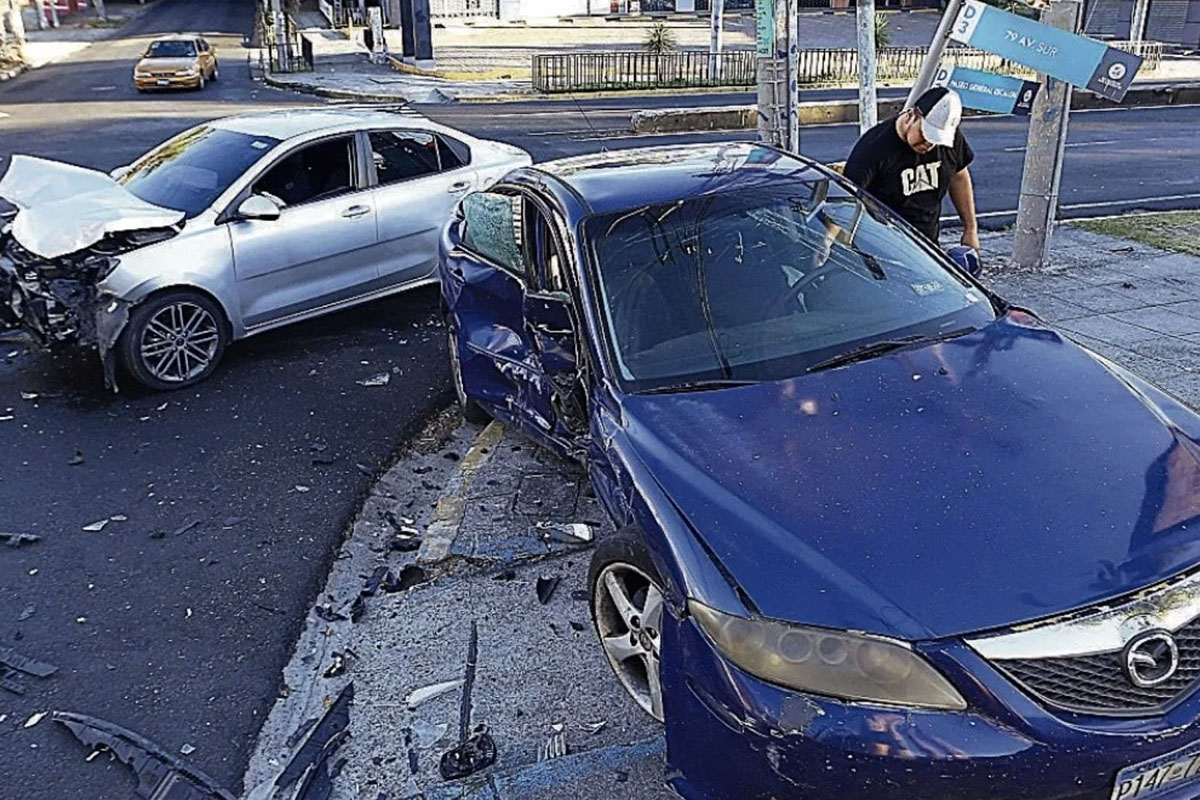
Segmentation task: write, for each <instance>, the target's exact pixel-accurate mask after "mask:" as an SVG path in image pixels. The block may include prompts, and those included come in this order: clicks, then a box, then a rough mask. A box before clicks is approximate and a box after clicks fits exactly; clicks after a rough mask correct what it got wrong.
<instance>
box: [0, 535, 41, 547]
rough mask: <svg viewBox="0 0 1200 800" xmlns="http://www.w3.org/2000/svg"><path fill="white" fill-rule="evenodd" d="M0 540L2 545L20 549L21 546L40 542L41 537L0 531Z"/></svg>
mask: <svg viewBox="0 0 1200 800" xmlns="http://www.w3.org/2000/svg"><path fill="white" fill-rule="evenodd" d="M0 539H2V540H4V543H5V544H7V545H8V546H9V547H20V546H21V545H23V544H33V543H34V542H40V541H41V540H42V537H40V536H38V535H37V534H35V533H7V532H5V531H0Z"/></svg>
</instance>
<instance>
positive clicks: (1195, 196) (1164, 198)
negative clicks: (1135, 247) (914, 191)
mask: <svg viewBox="0 0 1200 800" xmlns="http://www.w3.org/2000/svg"><path fill="white" fill-rule="evenodd" d="M1174 200H1200V192H1191V193H1189V194H1163V195H1158V196H1157V197H1130V198H1128V199H1124V200H1103V201H1100V202H1097V203H1068V204H1066V205H1063V206H1061V207H1060V208H1061V209H1062V210H1063V211H1084V210H1086V209H1091V208H1106V207H1110V206H1127V205H1132V204H1137V203H1166V202H1170V201H1174ZM1016 213H1017V210H1016V209H1015V208H1014V209H1012V210H1010V211H985V212H983V213H981V214H976V215H975V216H976V217H977V218H979V219H989V218H995V217H1011V216H1014V215H1015V214H1016ZM957 220H958V216H957V215H955V214H948V215H946V216H943V217H942V222H955V221H957Z"/></svg>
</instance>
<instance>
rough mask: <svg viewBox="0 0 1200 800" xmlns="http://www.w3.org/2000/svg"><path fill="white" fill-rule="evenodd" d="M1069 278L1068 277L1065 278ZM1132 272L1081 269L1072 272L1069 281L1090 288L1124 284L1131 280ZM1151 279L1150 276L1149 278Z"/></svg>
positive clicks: (1115, 269) (1103, 267)
mask: <svg viewBox="0 0 1200 800" xmlns="http://www.w3.org/2000/svg"><path fill="white" fill-rule="evenodd" d="M1063 277H1067V276H1063ZM1131 277H1134V276H1131V274H1130V270H1127V269H1120V268H1116V267H1112V266H1099V267H1081V268H1079V269H1074V270H1071V274H1070V276H1069V279H1071V280H1075V281H1077V282H1079V283H1084V284H1087V285H1089V286H1103V285H1105V284H1110V283H1122V282H1124V281H1127V280H1130V278H1131ZM1148 277H1149V276H1148Z"/></svg>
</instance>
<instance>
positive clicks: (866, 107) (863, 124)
mask: <svg viewBox="0 0 1200 800" xmlns="http://www.w3.org/2000/svg"><path fill="white" fill-rule="evenodd" d="M857 6H858V7H857V10H856V11H855V14H856V15H857V18H858V130H859V132H861V133H866V132H867V131H869V130H870V129H871V128H874V127H875V123H876V122H878V121H879V104H878V103H877V102H876V100H875V0H858V3H857Z"/></svg>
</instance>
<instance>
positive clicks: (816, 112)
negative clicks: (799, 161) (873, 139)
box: [629, 83, 1200, 135]
mask: <svg viewBox="0 0 1200 800" xmlns="http://www.w3.org/2000/svg"><path fill="white" fill-rule="evenodd" d="M1166 105H1179V106H1183V105H1200V83H1186V84H1172V85H1166V86H1164V85H1158V86H1144V87H1136V86H1135V87H1134V88H1132V89H1130V90H1129V91H1128V92H1127V93H1126V95H1125V99H1124V101H1122V102H1120V103H1114V102H1113V101H1111V100H1109V99H1107V98H1104V97H1101V96H1100V95H1097V94H1093V93H1092V92H1088V91H1082V90H1077V91H1075V92H1074V93H1073V94H1072V95H1071V109H1072V110H1073V111H1082V110H1090V109H1098V108H1118V107H1134V106H1166ZM903 107H904V100H903V98H895V99H887V100H881V101H880V102H879V116H880V118H881V119H882V118H886V117H889V116H891V115H893V114H897V113H899V112H900V110H901V109H902V108H903ZM798 111H799V116H800V125H802V126H804V125H831V124H840V123H852V122H858V101H857V100H841V101H832V102H829V101H821V102H814V103H801V104H800V105H799V109H798ZM965 113H966V114H967V115H968V116H975V115H977V114H980V113H982V112H973V111H971V110H969V109H968V110H967V111H966V112H965ZM757 125H758V107H757V106H753V105H751V106H719V107H716V108H680V109H655V110H652V111H635V112H633V114H631V115H630V119H629V129H630V131H631V132H632V133H634V134H641V135H646V134H662V133H689V132H697V131H731V130H742V129H746V128H754V127H757Z"/></svg>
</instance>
